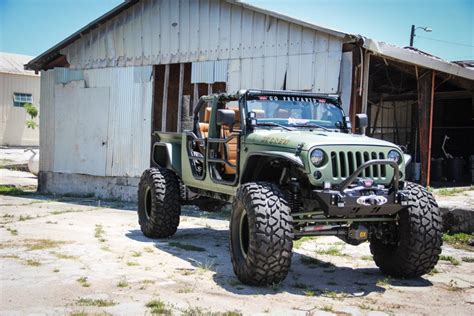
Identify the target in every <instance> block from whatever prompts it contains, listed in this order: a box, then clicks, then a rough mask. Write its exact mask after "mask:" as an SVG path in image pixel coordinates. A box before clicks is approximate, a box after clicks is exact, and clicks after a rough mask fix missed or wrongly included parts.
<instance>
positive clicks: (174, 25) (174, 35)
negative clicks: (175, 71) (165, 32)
mask: <svg viewBox="0 0 474 316" xmlns="http://www.w3.org/2000/svg"><path fill="white" fill-rule="evenodd" d="M169 8H170V10H169V24H168V27H169V33H170V51H169V52H170V62H171V63H177V62H178V61H179V55H178V54H179V37H180V28H181V25H180V24H179V1H176V0H173V1H171V0H170V6H169Z"/></svg>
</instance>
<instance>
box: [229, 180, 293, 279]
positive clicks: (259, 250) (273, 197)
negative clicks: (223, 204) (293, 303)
mask: <svg viewBox="0 0 474 316" xmlns="http://www.w3.org/2000/svg"><path fill="white" fill-rule="evenodd" d="M292 248H293V226H292V218H291V215H290V207H289V206H288V202H287V201H286V199H285V197H284V194H283V193H282V192H281V190H280V189H279V188H278V187H277V186H276V185H273V184H270V183H262V182H259V183H247V184H244V185H242V186H241V187H240V189H239V190H238V192H237V196H236V199H235V201H234V204H233V210H232V216H231V221H230V253H231V260H232V265H233V267H234V272H235V274H236V275H237V277H238V278H239V280H240V281H241V282H242V283H245V284H250V285H268V284H274V283H279V282H281V281H283V280H284V279H285V277H286V275H287V274H288V270H289V268H290V265H291V255H292V254H291V251H292Z"/></svg>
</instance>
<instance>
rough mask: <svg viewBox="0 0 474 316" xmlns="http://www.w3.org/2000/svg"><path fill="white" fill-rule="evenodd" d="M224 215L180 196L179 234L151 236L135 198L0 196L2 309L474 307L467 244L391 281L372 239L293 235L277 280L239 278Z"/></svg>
mask: <svg viewBox="0 0 474 316" xmlns="http://www.w3.org/2000/svg"><path fill="white" fill-rule="evenodd" d="M227 217H228V212H225V211H223V212H221V213H204V212H201V211H200V210H199V209H197V208H194V207H183V216H182V218H181V224H180V228H179V230H178V232H177V234H176V235H175V236H174V237H172V238H170V239H165V240H152V239H148V238H146V237H144V236H143V235H142V233H141V232H140V229H139V226H138V223H137V216H136V210H135V205H133V204H127V203H122V202H103V201H98V200H95V199H79V198H60V199H52V198H51V197H47V196H39V195H24V196H16V197H13V196H0V267H1V268H0V269H1V274H0V314H1V315H25V314H47V315H56V314H58V315H65V314H66V315H67V314H76V315H77V313H79V314H80V313H83V314H95V313H100V314H103V313H110V314H113V315H143V314H151V313H152V311H155V312H158V311H161V312H166V311H167V310H169V311H171V312H172V313H173V314H180V313H187V314H188V315H200V314H203V313H205V312H210V311H212V312H230V311H236V312H239V313H243V314H252V315H253V314H280V315H323V314H339V315H340V314H354V315H367V314H370V315H382V314H426V315H428V314H430V315H432V314H449V315H469V314H471V315H472V312H473V310H474V263H473V262H472V260H473V258H474V252H472V250H473V249H466V250H459V249H454V248H452V247H450V246H448V245H445V246H444V247H443V255H445V256H449V257H447V258H449V259H451V258H452V259H451V262H450V261H440V262H439V263H438V265H437V267H436V269H435V271H433V273H432V274H431V275H426V276H424V277H422V278H418V279H415V280H396V279H390V278H387V277H386V276H384V275H382V274H381V273H380V272H379V270H378V269H377V267H376V266H375V264H374V263H373V261H372V260H371V257H370V252H369V248H368V244H367V243H364V244H362V245H360V246H357V247H354V246H350V245H345V244H343V243H341V242H340V241H339V240H338V239H337V238H333V237H319V238H313V239H309V240H307V241H305V242H302V243H301V244H298V247H296V249H295V250H294V255H293V263H292V268H291V272H290V273H289V275H288V277H287V279H286V280H285V281H284V282H282V284H279V285H276V286H273V287H267V288H256V287H250V286H246V285H243V284H241V283H240V282H239V281H238V280H237V279H236V278H235V276H234V274H233V271H232V266H231V262H230V258H229V253H228V220H227ZM327 250H330V251H327ZM463 258H464V261H463ZM467 258H470V259H467ZM453 259H454V260H453ZM467 261H471V262H467ZM153 300H155V302H154V304H149V306H151V307H147V306H146V305H147V304H148V303H150V302H151V301H153ZM159 303H162V304H159ZM104 305H109V306H104ZM83 314H80V315H83ZM228 315H231V314H230V313H228Z"/></svg>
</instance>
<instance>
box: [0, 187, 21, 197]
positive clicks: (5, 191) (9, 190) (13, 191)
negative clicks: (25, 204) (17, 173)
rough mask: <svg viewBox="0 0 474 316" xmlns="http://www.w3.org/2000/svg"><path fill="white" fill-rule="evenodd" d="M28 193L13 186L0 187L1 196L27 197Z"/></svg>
mask: <svg viewBox="0 0 474 316" xmlns="http://www.w3.org/2000/svg"><path fill="white" fill-rule="evenodd" d="M25 194H27V192H25V191H23V190H22V189H20V188H17V187H15V186H13V185H0V195H25Z"/></svg>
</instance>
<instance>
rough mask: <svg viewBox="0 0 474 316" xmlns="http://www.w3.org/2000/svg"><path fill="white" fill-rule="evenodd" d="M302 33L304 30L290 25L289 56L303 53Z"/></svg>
mask: <svg viewBox="0 0 474 316" xmlns="http://www.w3.org/2000/svg"><path fill="white" fill-rule="evenodd" d="M301 33H302V28H301V26H299V25H296V24H292V23H291V24H290V33H289V45H290V46H289V54H290V56H291V55H298V54H300V52H301Z"/></svg>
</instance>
